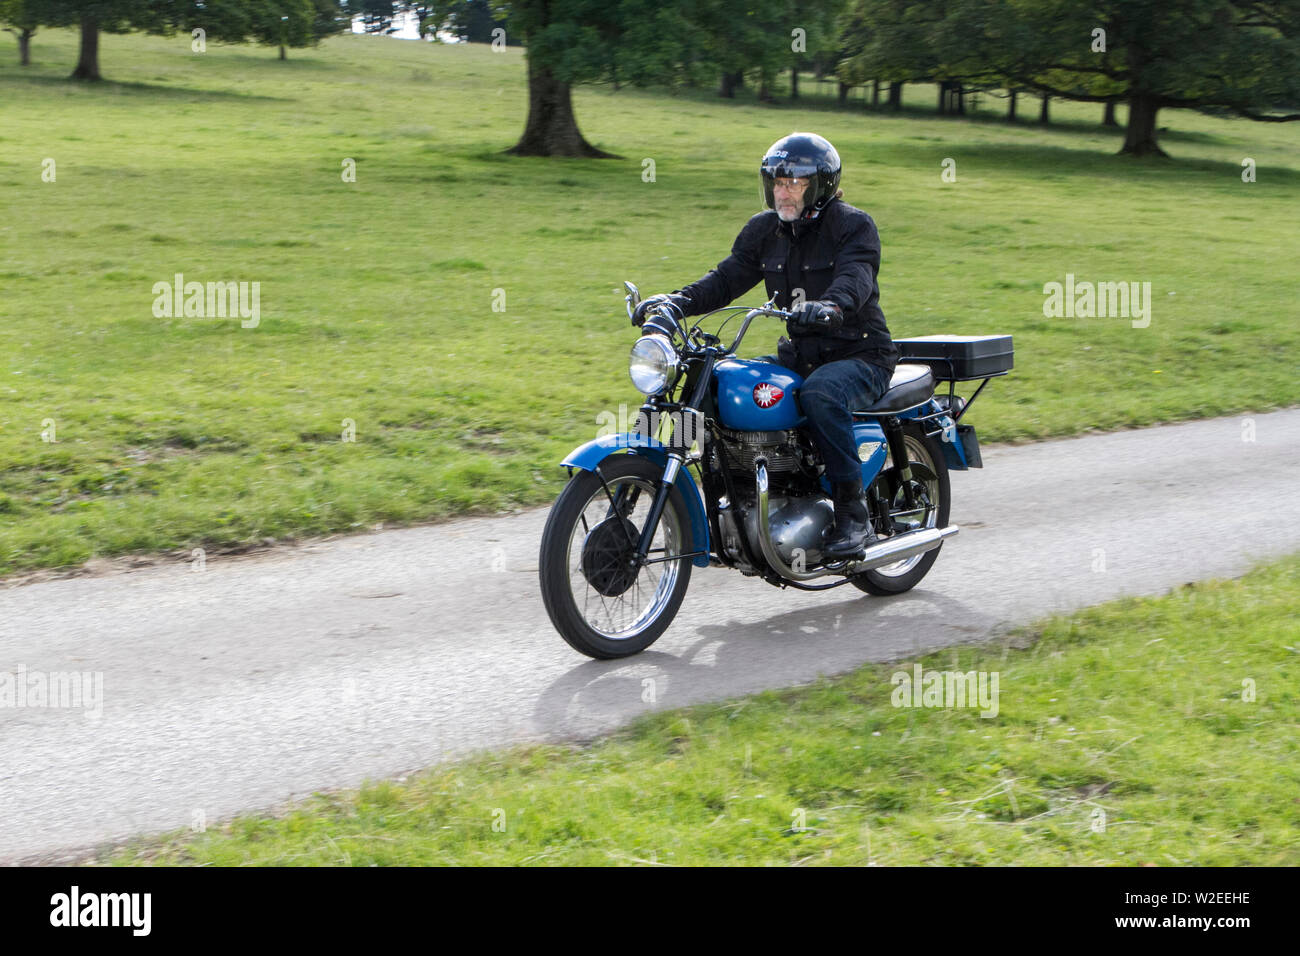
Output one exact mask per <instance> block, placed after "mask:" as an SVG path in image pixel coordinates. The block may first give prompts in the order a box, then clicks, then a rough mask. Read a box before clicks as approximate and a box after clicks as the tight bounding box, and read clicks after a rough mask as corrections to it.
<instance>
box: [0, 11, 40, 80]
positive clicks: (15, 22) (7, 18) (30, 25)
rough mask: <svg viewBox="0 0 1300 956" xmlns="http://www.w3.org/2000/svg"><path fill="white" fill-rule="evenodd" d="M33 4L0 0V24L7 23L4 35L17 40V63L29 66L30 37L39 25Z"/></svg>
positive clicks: (30, 52)
mask: <svg viewBox="0 0 1300 956" xmlns="http://www.w3.org/2000/svg"><path fill="white" fill-rule="evenodd" d="M33 6H34V5H33V4H32V3H31V2H29V0H0V23H8V24H9V26H7V27H5V32H6V33H12V34H13V35H14V36H15V37H17V38H18V63H19V65H21V66H30V65H31V62H32V37H33V36H35V34H36V28H37V27H38V26H39V25H40V22H39V20H38V19H37V16H36V13H35V11H34V10H33Z"/></svg>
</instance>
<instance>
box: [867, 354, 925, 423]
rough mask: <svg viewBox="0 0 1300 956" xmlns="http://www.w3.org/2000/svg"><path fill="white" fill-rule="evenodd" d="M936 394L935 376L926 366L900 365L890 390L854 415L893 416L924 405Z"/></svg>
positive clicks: (890, 383) (895, 371)
mask: <svg viewBox="0 0 1300 956" xmlns="http://www.w3.org/2000/svg"><path fill="white" fill-rule="evenodd" d="M933 394H934V376H933V375H932V374H930V368H929V366H926V365H899V366H898V367H896V368H895V369H894V377H893V378H891V379H890V380H889V388H888V389H887V390H886V391H885V394H884V395H881V396H880V398H879V399H877V400H876V403H875V404H874V405H872V406H870V407H868V408H864V409H862V410H861V411H855V412H854V413H853V414H854V415H892V414H894V413H895V412H905V411H907V410H908V409H909V408H916V406H917V405H922V404H924V403H925V402H926V401H927V400H929V398H930V396H931V395H933Z"/></svg>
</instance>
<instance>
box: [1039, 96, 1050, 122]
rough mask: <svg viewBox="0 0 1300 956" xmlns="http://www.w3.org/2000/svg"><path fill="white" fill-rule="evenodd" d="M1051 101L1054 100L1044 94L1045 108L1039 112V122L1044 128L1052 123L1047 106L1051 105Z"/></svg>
mask: <svg viewBox="0 0 1300 956" xmlns="http://www.w3.org/2000/svg"><path fill="white" fill-rule="evenodd" d="M1051 101H1052V98H1051V97H1050V96H1048V95H1047V94H1046V93H1044V94H1043V108H1042V109H1040V110H1039V111H1038V122H1039V123H1041V124H1042V125H1043V126H1046V125H1047V124H1048V123H1049V122H1050V118H1049V117H1048V115H1047V104H1048V103H1050V102H1051Z"/></svg>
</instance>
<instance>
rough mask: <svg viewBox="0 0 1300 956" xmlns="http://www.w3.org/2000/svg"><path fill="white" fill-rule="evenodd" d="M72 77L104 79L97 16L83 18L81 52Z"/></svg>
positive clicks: (77, 78)
mask: <svg viewBox="0 0 1300 956" xmlns="http://www.w3.org/2000/svg"><path fill="white" fill-rule="evenodd" d="M70 79H74V80H99V79H103V77H101V76H100V75H99V20H97V19H96V18H95V17H82V18H81V53H80V54H79V55H78V57H77V68H76V69H75V70H73V71H72V76H71V77H70Z"/></svg>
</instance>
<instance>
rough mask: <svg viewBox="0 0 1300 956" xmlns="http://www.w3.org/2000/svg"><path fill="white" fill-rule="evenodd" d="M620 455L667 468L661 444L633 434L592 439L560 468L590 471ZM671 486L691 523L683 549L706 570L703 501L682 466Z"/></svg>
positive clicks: (575, 451)
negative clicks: (681, 500)
mask: <svg viewBox="0 0 1300 956" xmlns="http://www.w3.org/2000/svg"><path fill="white" fill-rule="evenodd" d="M624 451H626V452H628V453H629V454H633V455H641V456H643V457H645V458H648V459H650V461H652V462H653V463H654V464H656V465H658V466H659V467H660V468H664V467H667V465H668V450H667V448H666V447H665V446H664V444H663V443H662V442H660V441H659V440H658V439H655V438H650V437H647V436H645V435H638V434H635V433H633V432H622V433H620V434H617V435H605V436H603V437H601V438H595V439H592V440H591V441H589V442H587V443H586V444H585V445H579V446H578V447H577V448H575V449H573V451H571V452H569V454H568V457H566V458H565V459H564V461H562V462H560V464H561V465H566V466H569V467H572V468H581V469H582V470H583V471H592V470H594V469H595V467H596V466H597V465H599V464H600V463H601V462H602V461H604V460H605V459H606V458H608V457H609V456H610V455H616V454H621V453H622V452H624ZM674 484H676V485H677V487H678V489H680V490H681V493H682V497H683V498H685V499H686V511H687V513H688V517H689V518H690V522H691V540H690V542H689V543H688V544H687V545H686V550H687V551H703V552H704V553H703V554H699V555H696V556H695V557H694V558H692V559H691V560H692V563H694V564H695V566H696V567H697V568H707V567H708V566H709V520H708V517H707V516H706V515H705V513H704V499H703V498H702V497H701V496H700V490H699V488H698V487H697V486H696V484H695V479H694V478H692V477H691V473H690V472H689V471H687V470H686V468H685V467H684V466H683V467H682V468H681V469H679V470H678V472H677V480H676V482H674Z"/></svg>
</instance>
